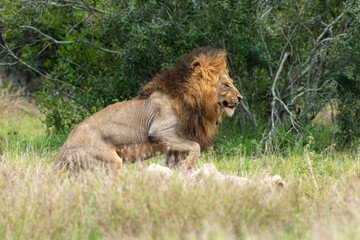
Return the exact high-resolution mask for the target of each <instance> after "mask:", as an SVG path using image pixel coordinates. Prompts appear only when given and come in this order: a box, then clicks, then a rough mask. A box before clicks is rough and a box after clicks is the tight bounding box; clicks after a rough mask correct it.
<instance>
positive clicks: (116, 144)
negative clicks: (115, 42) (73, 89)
mask: <svg viewBox="0 0 360 240" xmlns="http://www.w3.org/2000/svg"><path fill="white" fill-rule="evenodd" d="M241 99H242V96H241V94H240V93H239V91H238V90H237V89H236V88H235V87H234V85H233V81H232V79H231V78H230V77H229V75H228V69H227V67H226V51H225V50H223V49H216V48H212V47H204V48H199V49H196V50H194V51H193V52H192V53H191V54H190V55H189V57H188V58H187V60H186V61H180V62H179V63H177V64H176V65H175V66H174V67H173V68H171V69H168V70H165V71H163V72H161V73H159V74H157V75H155V76H154V78H153V79H152V80H151V81H150V82H149V83H147V85H145V86H144V87H143V89H142V90H141V91H140V92H139V94H138V96H137V97H136V98H134V99H132V100H130V101H125V102H118V103H115V104H113V105H110V106H108V107H106V108H104V109H102V110H101V111H99V112H97V113H95V114H94V115H92V116H90V117H89V118H87V119H85V120H84V121H83V122H82V123H80V124H79V125H78V126H77V127H76V128H75V129H74V130H73V131H72V132H71V133H70V135H69V137H68V138H67V140H66V141H65V143H64V144H63V146H62V147H61V149H60V151H59V153H58V155H57V157H56V159H55V166H56V167H63V166H65V167H66V168H67V169H68V170H69V171H71V172H74V171H79V170H81V169H98V168H104V167H105V168H106V169H111V170H115V169H120V168H121V167H122V164H123V161H125V162H135V161H139V160H145V159H148V158H151V157H153V156H157V155H161V154H166V159H167V164H168V165H170V166H171V167H175V166H181V167H182V169H186V170H191V169H196V166H195V162H196V160H197V159H198V157H199V155H200V151H201V150H206V149H207V148H208V147H209V145H210V141H211V138H212V136H213V134H214V132H215V129H216V124H217V122H218V121H220V120H221V115H222V114H223V112H224V111H225V112H226V113H227V115H229V116H231V115H232V114H233V112H234V108H235V105H236V104H237V103H238V102H239V101H240V100H241Z"/></svg>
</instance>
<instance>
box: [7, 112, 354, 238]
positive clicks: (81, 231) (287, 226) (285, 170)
mask: <svg viewBox="0 0 360 240" xmlns="http://www.w3.org/2000/svg"><path fill="white" fill-rule="evenodd" d="M40 117H41V116H40V115H39V114H35V115H34V114H25V115H24V114H22V115H21V116H11V117H9V118H6V117H3V118H1V119H0V137H1V138H2V143H1V150H2V154H1V155H0V204H1V207H0V239H357V238H358V236H360V228H359V226H360V178H359V176H360V155H359V153H356V152H352V153H339V152H335V151H334V150H331V151H326V153H323V154H319V153H315V152H312V151H310V150H309V152H308V155H306V154H291V153H289V154H287V155H286V156H284V155H281V156H280V155H279V156H271V155H264V156H257V157H251V156H249V155H246V154H245V153H244V152H243V151H234V153H233V154H232V155H229V154H228V155H226V154H219V153H217V152H216V151H215V150H214V151H210V152H208V153H206V154H203V156H202V158H201V159H200V161H199V162H198V166H199V167H200V166H201V165H202V164H204V163H205V162H213V163H214V164H215V165H216V166H217V168H218V169H219V170H220V171H221V172H223V173H228V174H237V175H239V176H245V177H248V178H250V179H253V180H255V181H256V180H258V179H259V178H261V175H262V174H263V173H265V172H268V173H275V174H279V175H281V176H282V177H283V179H284V180H285V181H286V182H287V187H286V188H284V189H275V190H271V189H268V188H264V187H262V186H259V185H257V184H252V185H248V186H244V187H241V188H240V187H239V188H233V187H229V186H222V185H219V184H217V183H216V182H208V183H206V184H205V185H196V184H195V185H194V184H187V183H186V182H184V181H183V180H182V179H181V178H180V177H179V176H178V175H176V174H175V175H174V176H173V177H172V178H171V179H170V180H168V181H162V180H161V179H158V178H149V177H146V176H143V175H141V174H140V173H139V172H140V171H141V170H142V169H144V168H146V167H147V166H148V165H149V164H150V163H151V162H154V161H155V162H157V163H160V164H163V163H164V161H163V159H162V158H157V159H155V160H153V159H152V160H148V161H145V162H143V163H138V164H134V165H126V166H125V167H124V169H123V170H122V171H121V172H119V173H118V174H117V175H116V176H107V175H103V174H101V173H83V174H81V175H80V176H78V177H76V178H69V177H67V175H66V174H61V173H56V172H54V171H52V169H51V164H52V161H53V159H54V157H55V155H56V151H55V150H54V147H53V146H52V145H51V141H50V140H49V139H48V138H47V137H46V134H45V126H44V125H43V124H42V123H41V121H40V119H39V118H40ZM307 156H308V157H309V158H308V157H307ZM310 166H311V169H312V171H311V170H310Z"/></svg>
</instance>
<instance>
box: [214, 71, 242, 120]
mask: <svg viewBox="0 0 360 240" xmlns="http://www.w3.org/2000/svg"><path fill="white" fill-rule="evenodd" d="M215 87H216V91H217V93H218V104H219V105H220V106H221V107H222V108H223V109H224V111H225V112H226V115H228V116H229V117H231V116H232V115H233V114H234V111H235V107H236V105H237V104H238V103H239V102H240V101H241V99H242V98H243V96H242V95H241V94H240V92H239V91H238V90H237V89H236V87H235V86H234V82H233V80H232V79H231V78H230V77H229V74H228V71H227V70H222V71H221V72H220V75H219V80H218V82H217V84H216V86H215Z"/></svg>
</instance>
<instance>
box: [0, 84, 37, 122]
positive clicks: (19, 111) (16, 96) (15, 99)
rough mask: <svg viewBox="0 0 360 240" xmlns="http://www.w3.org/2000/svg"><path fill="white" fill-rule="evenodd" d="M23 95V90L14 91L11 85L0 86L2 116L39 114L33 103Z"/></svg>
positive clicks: (0, 114)
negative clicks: (6, 86)
mask: <svg viewBox="0 0 360 240" xmlns="http://www.w3.org/2000/svg"><path fill="white" fill-rule="evenodd" d="M21 95H22V92H21V91H12V90H11V86H10V87H8V88H0V118H11V117H15V116H22V115H24V114H30V115H38V114H39V112H38V111H37V110H36V108H34V106H33V104H32V103H30V101H29V100H28V99H26V98H24V97H21Z"/></svg>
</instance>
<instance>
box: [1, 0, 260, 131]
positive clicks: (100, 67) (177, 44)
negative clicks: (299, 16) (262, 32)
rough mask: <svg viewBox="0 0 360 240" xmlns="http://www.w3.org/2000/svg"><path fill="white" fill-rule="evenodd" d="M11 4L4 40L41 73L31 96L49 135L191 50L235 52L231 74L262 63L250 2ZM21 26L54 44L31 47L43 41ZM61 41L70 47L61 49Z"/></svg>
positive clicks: (126, 94)
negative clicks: (85, 6)
mask: <svg viewBox="0 0 360 240" xmlns="http://www.w3.org/2000/svg"><path fill="white" fill-rule="evenodd" d="M16 3H17V4H15V3H14V2H8V4H6V5H5V11H11V14H10V15H7V17H6V19H5V20H6V22H7V24H8V29H7V31H6V33H5V38H6V39H7V41H8V42H11V43H12V44H11V45H12V46H11V47H15V46H22V48H21V49H20V50H18V55H20V58H21V59H23V60H24V61H27V62H30V63H31V65H32V66H33V67H39V68H38V69H39V70H41V71H42V72H44V73H48V74H47V76H46V77H45V78H44V86H43V91H42V92H40V93H39V96H40V103H41V107H42V109H43V110H44V113H45V114H46V124H47V125H48V127H49V129H53V130H55V131H60V132H67V131H68V129H71V128H73V126H74V124H75V123H77V122H79V121H80V120H81V119H83V118H84V117H86V116H89V115H90V114H92V113H94V111H97V110H99V109H101V108H103V107H104V106H106V105H109V104H112V103H113V102H114V101H122V100H127V99H129V98H131V97H133V96H135V95H136V94H137V91H138V90H139V89H140V87H141V85H142V84H144V83H145V82H147V81H148V80H149V79H150V78H151V77H152V75H153V74H154V73H156V72H158V71H160V70H161V68H163V67H166V66H170V65H172V64H173V63H174V62H175V61H176V60H178V59H179V58H182V57H184V56H185V55H187V54H188V53H189V52H190V51H191V50H192V49H194V48H196V47H197V46H204V45H214V46H218V47H225V48H227V49H228V50H229V51H230V52H232V53H235V54H236V57H234V59H233V61H234V62H233V65H234V66H237V71H238V72H242V71H243V70H244V69H245V67H246V66H252V65H254V64H258V63H261V61H262V60H261V58H262V57H263V56H262V55H261V54H260V49H259V38H258V37H257V35H256V29H255V26H256V22H255V19H254V14H253V11H254V8H255V6H256V1H243V2H238V1H225V2H224V1H215V2H209V3H206V2H196V1H190V0H187V1H179V2H174V1H146V2H143V1H118V0H112V1H95V2H94V1H88V2H87V4H89V5H90V6H92V7H94V8H97V9H102V11H105V12H106V14H104V13H100V12H96V11H95V12H84V11H79V10H74V9H73V8H71V7H58V6H56V5H50V4H44V3H43V4H42V3H38V4H34V5H28V6H27V7H26V8H24V7H22V6H21V5H20V2H16ZM59 3H61V2H59ZM23 26H33V27H34V28H36V29H38V30H39V31H41V32H42V33H43V34H46V35H48V36H51V37H52V38H54V39H56V40H58V41H62V42H61V43H59V44H56V43H54V42H53V41H52V40H51V39H47V40H46V41H39V42H35V43H33V41H34V40H36V39H37V40H40V39H41V38H42V37H43V36H42V35H41V34H40V33H39V32H37V31H34V30H33V29H29V28H24V27H23ZM25 36H26V37H25ZM69 41H76V43H71V44H70V43H69V44H65V42H69ZM240 43H241V44H240ZM102 49H107V50H110V51H111V52H109V51H106V50H105V51H104V50H102Z"/></svg>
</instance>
